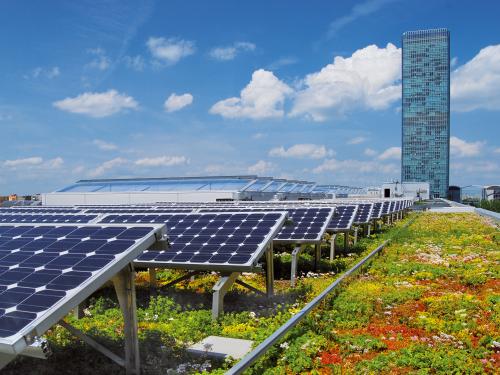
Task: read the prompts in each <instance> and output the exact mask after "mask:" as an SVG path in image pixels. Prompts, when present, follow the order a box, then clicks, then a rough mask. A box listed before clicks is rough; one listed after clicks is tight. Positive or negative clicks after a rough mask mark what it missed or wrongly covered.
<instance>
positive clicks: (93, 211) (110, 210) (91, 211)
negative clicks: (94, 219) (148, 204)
mask: <svg viewBox="0 0 500 375" xmlns="http://www.w3.org/2000/svg"><path fill="white" fill-rule="evenodd" d="M192 211H193V209H192V208H175V207H174V208H171V207H161V208H139V207H133V208H127V207H120V208H91V209H87V210H85V211H84V212H85V213H88V214H110V213H118V214H119V213H135V212H137V213H142V212H158V213H160V212H186V213H187V212H192Z"/></svg>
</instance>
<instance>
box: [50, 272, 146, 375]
mask: <svg viewBox="0 0 500 375" xmlns="http://www.w3.org/2000/svg"><path fill="white" fill-rule="evenodd" d="M111 280H112V281H113V285H114V287H115V291H116V296H117V297H118V302H119V304H120V309H121V310H122V314H123V323H124V327H123V333H124V343H125V359H123V358H121V357H120V356H118V355H117V354H115V353H113V352H112V351H111V350H109V349H108V348H106V347H105V346H104V345H102V344H100V343H98V342H97V341H95V340H94V339H93V338H91V337H89V336H87V335H86V334H85V333H83V332H82V331H80V330H78V329H76V328H75V327H73V326H71V325H70V324H68V323H66V322H65V321H63V320H61V321H59V323H58V324H59V325H60V326H62V327H64V328H65V329H67V330H68V331H69V332H70V333H71V334H72V335H74V336H76V337H78V338H79V339H81V340H82V341H83V342H85V343H86V344H88V345H89V346H91V347H92V348H94V349H96V350H97V351H99V352H100V353H102V354H104V355H105V356H106V357H108V358H109V359H111V360H112V361H113V362H115V363H117V364H118V365H120V366H122V367H124V368H125V373H126V374H127V375H132V374H135V375H138V374H139V373H140V357H139V337H138V334H137V308H136V306H137V305H136V296H135V272H134V266H133V264H132V263H130V264H128V265H127V266H126V267H125V268H123V269H122V270H121V271H119V272H118V273H117V274H116V275H115V276H113V278H112V279H111ZM78 308H79V307H78V306H77V307H76V308H75V310H78Z"/></svg>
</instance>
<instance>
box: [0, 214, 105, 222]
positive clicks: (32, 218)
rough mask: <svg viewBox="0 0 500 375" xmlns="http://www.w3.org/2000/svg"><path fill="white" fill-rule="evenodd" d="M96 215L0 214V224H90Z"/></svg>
mask: <svg viewBox="0 0 500 375" xmlns="http://www.w3.org/2000/svg"><path fill="white" fill-rule="evenodd" d="M96 218H97V215H80V214H77V215H75V214H24V213H13V214H5V213H3V212H0V223H90V222H91V221H92V220H95V219H96Z"/></svg>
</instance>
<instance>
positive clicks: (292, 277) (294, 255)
mask: <svg viewBox="0 0 500 375" xmlns="http://www.w3.org/2000/svg"><path fill="white" fill-rule="evenodd" d="M301 251H302V247H301V246H297V247H296V248H295V249H293V251H292V268H291V270H290V285H291V286H292V287H294V286H295V282H296V280H297V265H298V262H299V254H300V252H301Z"/></svg>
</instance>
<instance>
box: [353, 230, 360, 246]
mask: <svg viewBox="0 0 500 375" xmlns="http://www.w3.org/2000/svg"><path fill="white" fill-rule="evenodd" d="M358 230H359V228H358V227H354V241H353V245H356V244H357V243H358Z"/></svg>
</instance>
